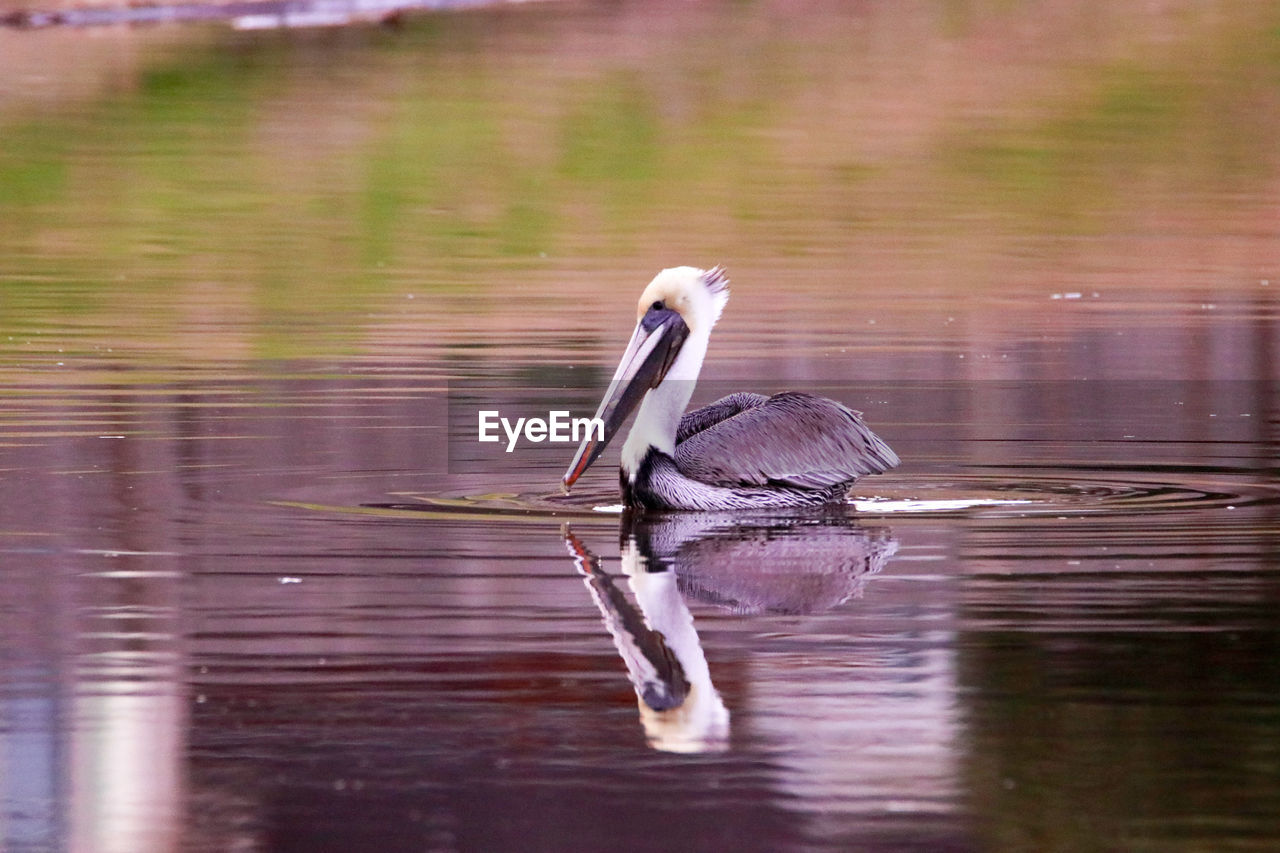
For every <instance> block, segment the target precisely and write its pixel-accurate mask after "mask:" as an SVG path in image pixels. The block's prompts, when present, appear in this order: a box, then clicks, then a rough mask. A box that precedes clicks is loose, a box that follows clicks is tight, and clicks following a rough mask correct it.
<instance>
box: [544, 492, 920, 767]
mask: <svg viewBox="0 0 1280 853" xmlns="http://www.w3.org/2000/svg"><path fill="white" fill-rule="evenodd" d="M565 543H566V545H568V547H569V553H570V554H571V555H572V556H573V558H574V562H575V564H576V565H577V567H578V569H579V571H581V572H582V574H583V575H584V576H585V578H586V583H587V587H588V589H590V590H591V594H592V597H593V598H594V599H595V602H596V606H597V607H599V608H600V612H601V614H602V615H603V616H604V622H605V626H606V627H607V628H608V629H609V633H610V634H611V635H612V636H613V642H614V645H615V646H616V647H617V649H618V653H619V654H620V655H621V657H622V660H623V663H624V664H626V667H627V675H628V677H629V678H630V679H631V683H632V686H634V687H635V691H636V698H637V700H638V705H639V707H640V719H641V722H642V723H643V725H644V728H645V733H646V735H647V736H648V739H649V743H650V744H651V745H652V746H654V747H655V748H657V749H663V750H668V751H676V752H703V751H708V750H720V749H724V748H726V746H727V744H728V735H729V712H728V710H727V709H726V708H725V706H724V702H723V701H722V700H721V698H720V694H719V693H717V692H716V689H715V687H714V686H713V685H712V683H711V671H710V668H709V667H708V666H707V659H706V656H705V655H704V654H703V651H702V644H701V642H700V641H699V639H698V633H697V631H696V630H695V628H694V625H693V616H692V615H691V614H690V613H689V609H688V607H687V606H686V604H685V598H686V597H689V598H695V599H698V600H702V601H708V602H711V603H714V604H716V605H719V606H722V607H727V608H730V609H733V610H735V611H738V612H773V613H779V612H781V613H812V612H815V611H820V610H826V609H828V608H831V607H834V606H836V605H837V604H839V603H840V602H842V601H844V600H846V599H848V598H849V597H851V596H854V595H858V594H859V593H860V592H861V589H862V585H863V584H864V583H865V581H866V578H867V577H868V576H870V575H872V574H875V573H877V572H879V571H880V569H881V568H882V567H883V566H884V564H885V561H886V560H888V558H889V557H890V556H891V555H892V554H893V552H894V551H895V550H897V544H898V543H897V540H896V539H894V538H893V537H892V536H891V535H890V534H889V532H888V531H886V530H869V529H865V528H862V527H860V526H859V525H857V524H856V523H855V522H853V521H852V520H851V519H849V518H846V517H843V516H839V517H828V518H820V519H805V520H799V523H798V520H797V519H780V520H777V521H770V520H768V519H763V518H761V519H754V520H753V521H751V522H749V523H747V524H742V523H739V522H735V521H734V520H732V519H730V518H728V517H726V516H720V515H697V516H687V515H672V516H665V517H639V516H633V515H631V514H628V515H627V516H626V517H625V518H624V521H623V530H622V547H621V550H622V570H623V572H624V573H625V574H626V575H627V581H628V584H629V585H630V587H631V591H632V594H633V595H634V596H635V599H636V603H637V604H638V605H639V608H638V609H637V608H636V606H635V605H632V604H631V602H630V601H628V599H627V597H626V595H625V594H624V593H623V592H622V591H621V590H620V589H619V588H618V587H617V586H615V585H614V582H613V578H612V577H610V576H609V575H608V574H607V573H606V572H605V571H604V570H603V569H602V568H601V567H600V561H599V559H598V558H597V557H596V556H595V555H593V554H592V553H591V552H590V551H588V550H587V549H586V547H585V546H583V545H582V543H581V542H579V541H578V539H577V537H575V536H574V535H573V534H572V533H570V532H568V530H567V529H566V531H565Z"/></svg>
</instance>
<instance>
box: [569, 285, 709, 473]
mask: <svg viewBox="0 0 1280 853" xmlns="http://www.w3.org/2000/svg"><path fill="white" fill-rule="evenodd" d="M728 301H729V279H728V278H727V277H726V276H725V274H724V270H723V269H721V268H720V267H713V268H711V269H709V270H701V269H698V268H697V267H673V268H672V269H667V270H663V271H662V272H660V273H658V274H657V275H656V276H654V278H653V281H651V282H649V285H648V286H647V287H646V288H645V289H644V292H643V293H641V294H640V301H639V302H638V303H637V305H636V328H635V331H634V332H633V333H632V335H631V341H630V343H628V344H627V349H626V351H625V352H624V353H623V354H622V360H621V362H619V364H618V369H617V371H616V372H615V373H614V375H613V381H612V382H611V383H610V384H609V390H608V392H606V394H605V396H604V399H603V400H601V401H600V407H599V408H598V409H597V410H596V417H598V418H601V419H602V420H603V421H604V438H603V440H599V441H597V440H596V439H595V438H594V437H593V436H591V435H590V433H588V438H587V439H585V440H584V441H583V442H582V444H581V445H580V446H579V447H578V452H577V454H576V455H575V456H574V458H573V462H572V463H570V465H569V470H568V471H566V472H565V475H564V479H563V486H564V488H565V489H566V490H567V489H568V488H569V487H570V486H572V485H573V483H574V481H575V480H577V479H578V477H579V476H581V475H582V472H583V471H585V470H587V468H588V467H590V465H591V463H592V462H594V461H595V460H596V458H597V457H599V455H600V454H601V452H603V451H604V448H605V446H606V445H608V443H609V441H610V439H612V438H613V436H614V435H616V434H617V431H618V429H619V427H621V426H622V423H623V422H624V421H625V420H626V418H627V416H628V415H629V414H631V412H632V411H633V410H634V409H635V408H636V406H638V405H640V404H641V402H642V401H643V403H644V405H643V407H642V408H641V413H640V415H639V416H638V417H637V418H636V425H635V427H634V428H633V430H632V436H631V437H630V438H628V440H627V448H626V449H625V450H624V453H623V465H624V467H626V466H627V465H628V462H629V461H630V462H633V463H634V461H635V460H634V459H633V457H635V456H636V455H637V454H638V453H640V452H642V451H643V450H644V448H646V447H648V446H655V447H658V449H660V450H663V451H665V452H668V453H670V452H672V450H673V448H674V444H675V432H676V426H677V425H678V424H679V421H680V416H681V415H682V414H683V413H684V407H685V406H686V405H687V404H688V402H689V397H690V395H691V394H692V393H693V383H694V380H696V379H697V378H698V373H699V371H700V370H701V369H702V359H703V358H704V357H705V356H706V352H707V342H708V341H709V340H710V338H711V329H712V328H713V327H714V326H715V324H716V321H717V320H719V319H720V313H721V312H722V311H723V310H724V306H725V304H726V303H727V302H728ZM664 380H670V381H667V382H666V383H665V384H664ZM674 380H684V381H674ZM632 472H633V473H634V465H633V466H632Z"/></svg>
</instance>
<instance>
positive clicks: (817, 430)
mask: <svg viewBox="0 0 1280 853" xmlns="http://www.w3.org/2000/svg"><path fill="white" fill-rule="evenodd" d="M675 462H676V466H677V467H678V468H679V469H680V471H681V472H682V473H683V474H684V475H685V476H687V477H690V478H692V479H694V480H699V481H701V482H704V483H712V484H714V485H717V486H730V487H731V486H792V487H796V488H804V489H821V488H827V487H830V486H835V485H837V484H840V483H851V482H853V481H854V480H856V479H857V478H858V477H861V476H863V475H865V474H881V473H884V472H885V471H888V470H890V469H891V468H895V467H897V465H898V456H897V454H895V453H894V452H893V450H891V449H890V448H889V446H888V445H887V444H885V443H884V442H883V441H881V440H880V438H879V437H877V436H876V435H875V434H874V433H873V432H871V430H870V429H868V428H867V425H866V424H865V423H863V421H862V415H861V414H860V413H858V412H855V411H853V410H851V409H848V408H846V407H845V406H842V405H841V404H840V403H837V402H836V401H835V400H829V399H827V398H826V397H817V396H815V395H813V394H804V393H799V392H787V393H784V394H775V395H774V396H772V397H765V396H763V395H761V394H732V395H730V396H729V397H725V398H723V399H721V400H718V401H717V402H715V403H712V404H711V405H710V406H706V407H705V408H702V409H698V410H696V411H693V412H690V413H688V414H686V415H685V416H684V418H682V419H681V421H680V428H679V430H678V432H677V444H676V450H675Z"/></svg>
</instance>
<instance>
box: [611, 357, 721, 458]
mask: <svg viewBox="0 0 1280 853" xmlns="http://www.w3.org/2000/svg"><path fill="white" fill-rule="evenodd" d="M708 337H709V335H708V334H706V333H704V334H700V335H697V334H695V335H690V336H689V338H688V339H687V340H686V341H685V343H684V346H683V347H681V348H680V354H679V355H678V356H676V360H675V363H674V364H672V365H671V369H670V370H668V371H667V375H666V376H665V377H664V378H663V380H662V381H661V382H660V383H658V387H657V388H651V389H650V390H649V392H648V393H646V394H645V395H644V400H643V401H642V402H641V403H640V410H639V411H638V412H637V413H636V419H635V422H634V423H633V424H632V425H631V432H630V433H628V434H627V441H626V443H625V444H624V445H623V446H622V470H623V472H624V473H625V474H626V476H627V479H628V480H629V481H631V482H634V481H635V478H636V474H637V473H638V472H639V470H640V463H641V462H643V461H644V457H645V455H646V454H647V453H648V452H649V449H650V448H653V449H655V450H657V451H659V452H660V453H665V454H667V455H668V456H674V455H675V451H676V431H677V429H678V428H679V426H680V418H681V417H682V416H683V415H684V410H685V408H686V407H687V406H688V405H689V399H690V398H691V397H692V396H693V388H694V386H695V385H696V384H697V381H698V373H699V372H701V370H702V359H703V358H704V357H705V356H706V354H707V339H708Z"/></svg>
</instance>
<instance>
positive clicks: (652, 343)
mask: <svg viewBox="0 0 1280 853" xmlns="http://www.w3.org/2000/svg"><path fill="white" fill-rule="evenodd" d="M728 285H729V281H728V279H727V278H725V275H724V272H723V270H721V269H720V268H719V267H716V268H715V269H712V270H706V271H704V270H700V269H695V268H693V267H676V268H675V269H669V270H663V271H662V272H661V273H659V274H658V275H657V276H656V277H655V278H654V279H653V281H651V282H650V283H649V286H648V287H646V288H645V289H644V293H642V294H641V296H640V304H639V310H638V311H637V316H638V322H637V323H636V329H635V332H634V333H633V334H632V336H631V342H630V343H629V344H628V345H627V349H626V352H624V353H623V355H622V362H621V363H620V364H619V365H618V370H617V372H616V373H615V374H614V376H613V382H612V383H611V384H610V386H609V390H608V392H607V393H606V394H605V397H604V399H603V400H602V401H601V402H600V408H599V410H598V411H597V412H596V417H598V418H600V419H601V420H602V421H603V422H604V434H603V436H599V435H596V434H594V433H593V432H590V431H589V432H588V435H587V438H585V439H584V440H583V442H582V444H581V445H580V446H579V447H578V452H577V455H575V456H574V458H573V462H572V463H571V464H570V465H569V470H568V471H566V472H565V475H564V481H563V482H564V487H565V489H566V490H567V489H568V488H569V487H570V486H572V485H573V483H574V481H575V480H577V479H578V477H580V476H581V475H582V472H583V471H585V470H587V468H588V467H589V466H590V465H591V463H592V462H594V461H595V460H596V458H597V457H598V456H599V455H600V454H601V452H603V451H604V448H605V446H606V445H607V444H608V443H609V440H610V439H611V438H612V437H613V436H614V434H616V433H617V431H618V428H619V427H620V426H621V425H622V422H623V421H625V420H626V418H627V416H628V415H629V414H631V411H632V410H633V409H634V408H636V406H637V405H639V407H640V413H639V414H638V415H636V421H635V424H634V425H633V426H632V428H631V433H630V434H629V435H628V436H627V441H626V444H625V445H624V446H623V449H622V474H621V481H622V495H623V500H624V501H625V502H626V503H627V505H629V506H643V507H649V508H654V509H701V510H717V509H744V508H750V507H788V506H806V505H815V504H826V503H833V502H836V501H839V500H842V499H843V498H844V495H845V493H846V492H847V491H848V490H849V486H850V485H852V484H853V481H854V480H856V479H857V478H858V477H861V476H862V475H863V474H880V473H883V472H885V471H888V470H889V469H890V468H893V467H895V466H897V464H898V457H897V455H896V454H894V452H893V451H892V450H890V449H889V446H888V445H887V444H885V443H884V442H883V441H881V440H880V439H879V438H877V437H876V436H875V434H873V433H872V432H871V430H869V429H868V428H867V426H866V425H865V424H864V423H863V422H862V416H861V415H860V414H859V413H857V412H854V411H850V410H849V409H847V408H845V407H844V406H842V405H841V404H839V403H837V402H835V401H834V400H828V399H826V398H825V397H815V396H813V395H812V394H802V393H795V392H789V393H784V394H776V395H774V396H772V397H766V396H764V395H763V394H748V393H739V394H731V395H729V396H728V397H725V398H724V399H722V400H718V401H717V402H715V403H712V404H711V405H709V406H706V407H704V408H701V409H697V410H696V411H693V412H689V413H688V414H683V413H684V409H685V406H687V405H688V404H689V398H690V397H691V396H692V394H693V386H694V382H695V381H696V380H697V378H698V372H699V371H700V370H701V369H702V359H703V356H705V355H706V352H707V342H708V341H709V340H710V337H711V328H712V326H714V325H715V323H716V320H718V319H719V317H720V312H721V311H722V310H723V309H724V306H725V303H726V302H727V301H728V299H729V288H728ZM682 415H683V417H682Z"/></svg>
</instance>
